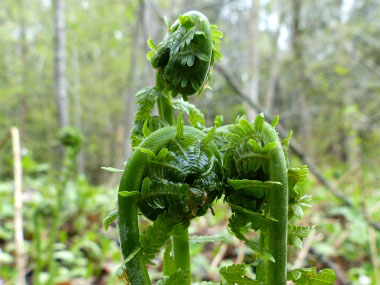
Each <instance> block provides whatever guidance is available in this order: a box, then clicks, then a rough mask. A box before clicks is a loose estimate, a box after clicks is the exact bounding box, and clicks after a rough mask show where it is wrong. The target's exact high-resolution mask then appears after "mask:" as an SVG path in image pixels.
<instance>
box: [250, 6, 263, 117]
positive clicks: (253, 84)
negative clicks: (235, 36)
mask: <svg viewBox="0 0 380 285" xmlns="http://www.w3.org/2000/svg"><path fill="white" fill-rule="evenodd" d="M249 14H250V15H249V27H248V34H249V46H250V47H251V50H250V54H249V55H248V60H249V63H248V68H249V70H248V72H249V75H250V76H249V81H248V82H249V83H248V84H249V92H248V94H249V96H250V98H251V99H252V101H253V102H255V103H257V102H258V100H259V76H260V59H259V52H260V51H259V48H260V33H259V18H260V0H257V1H253V2H252V7H251V10H250V12H249ZM256 115H257V113H256V112H255V110H253V109H252V108H250V107H249V106H247V118H248V120H253V119H254V118H255V116H256Z"/></svg>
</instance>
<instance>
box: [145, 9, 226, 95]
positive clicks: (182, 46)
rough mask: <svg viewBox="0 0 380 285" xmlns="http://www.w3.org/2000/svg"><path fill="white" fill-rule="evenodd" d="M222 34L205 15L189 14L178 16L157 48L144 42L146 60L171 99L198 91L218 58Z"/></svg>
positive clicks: (202, 86)
mask: <svg viewBox="0 0 380 285" xmlns="http://www.w3.org/2000/svg"><path fill="white" fill-rule="evenodd" d="M222 35H223V34H222V33H221V32H220V31H218V30H216V26H214V25H213V26H210V23H209V21H208V19H207V18H206V16H204V15H203V14H202V13H200V12H197V11H190V12H187V13H186V14H184V15H181V16H179V18H178V20H177V21H175V22H174V24H173V25H172V26H171V27H169V29H168V33H167V34H166V36H165V38H164V39H163V41H162V42H160V43H159V44H158V45H157V46H156V45H155V44H154V43H153V42H152V40H149V41H148V44H149V46H150V47H151V48H152V51H151V52H150V53H148V59H149V60H150V63H151V64H152V66H153V68H155V69H157V71H158V75H159V76H160V77H161V81H162V83H163V85H164V86H165V88H166V89H168V90H169V91H171V92H172V96H173V97H175V96H177V94H179V93H180V94H182V96H183V98H184V99H185V100H186V98H187V96H190V95H193V94H195V93H197V92H202V90H203V88H204V86H205V84H206V83H207V80H208V79H209V73H210V67H211V66H212V65H213V63H214V61H215V59H214V58H216V59H217V60H219V59H220V58H221V54H220V52H219V46H218V42H219V38H220V37H222Z"/></svg>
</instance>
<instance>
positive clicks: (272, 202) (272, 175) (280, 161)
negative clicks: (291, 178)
mask: <svg viewBox="0 0 380 285" xmlns="http://www.w3.org/2000/svg"><path fill="white" fill-rule="evenodd" d="M263 140H264V143H265V144H267V143H270V142H273V141H274V142H276V143H277V147H276V148H275V149H273V150H271V151H270V153H269V179H270V180H271V181H277V182H280V183H281V187H279V188H276V189H272V190H271V193H270V198H269V212H270V215H271V216H272V217H274V218H275V219H277V220H278V222H272V223H270V225H269V234H268V239H269V242H268V246H269V251H270V253H271V254H272V256H273V257H274V259H275V261H276V262H275V263H273V262H271V261H268V268H267V276H268V277H267V280H268V284H273V285H274V284H276V285H285V284H286V265H287V238H288V174H287V167H286V160H285V156H284V151H283V149H282V146H281V142H280V140H279V138H278V135H277V133H276V131H275V129H274V128H273V127H272V126H271V125H269V124H267V123H265V124H264V128H263Z"/></svg>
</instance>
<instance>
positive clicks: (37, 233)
mask: <svg viewBox="0 0 380 285" xmlns="http://www.w3.org/2000/svg"><path fill="white" fill-rule="evenodd" d="M34 241H35V259H36V266H35V267H34V270H33V284H34V285H39V284H40V272H41V267H42V266H41V265H42V264H41V224H40V212H39V209H36V210H35V212H34Z"/></svg>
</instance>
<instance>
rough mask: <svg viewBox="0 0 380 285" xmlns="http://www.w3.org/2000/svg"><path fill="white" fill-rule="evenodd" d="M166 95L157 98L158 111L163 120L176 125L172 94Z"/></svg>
mask: <svg viewBox="0 0 380 285" xmlns="http://www.w3.org/2000/svg"><path fill="white" fill-rule="evenodd" d="M166 96H167V97H164V96H160V97H159V98H158V100H157V105H158V112H159V115H160V118H161V119H162V120H164V121H166V122H168V123H169V125H172V126H174V124H175V120H174V112H173V107H172V103H171V100H170V94H167V95H166Z"/></svg>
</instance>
